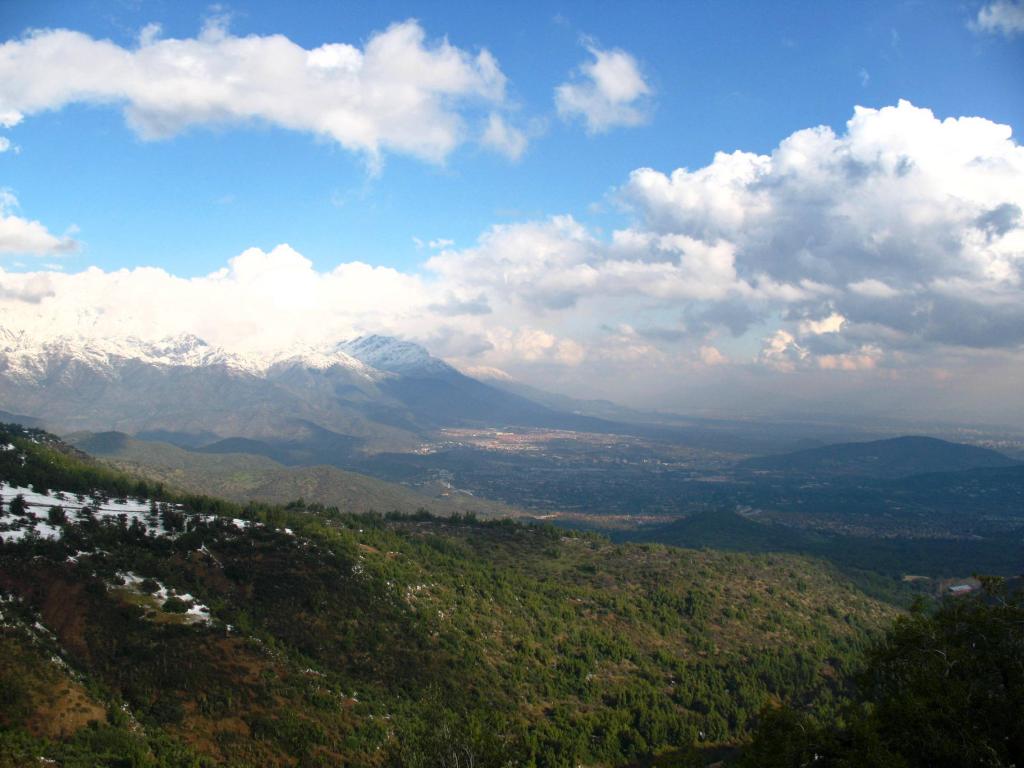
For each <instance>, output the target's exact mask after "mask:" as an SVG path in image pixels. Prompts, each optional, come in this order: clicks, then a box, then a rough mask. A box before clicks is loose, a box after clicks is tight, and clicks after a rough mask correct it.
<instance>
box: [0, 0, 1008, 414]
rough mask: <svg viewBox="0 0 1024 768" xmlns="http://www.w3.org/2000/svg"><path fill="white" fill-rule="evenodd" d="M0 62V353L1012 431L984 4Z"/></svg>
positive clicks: (239, 28)
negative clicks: (398, 367) (275, 353)
mask: <svg viewBox="0 0 1024 768" xmlns="http://www.w3.org/2000/svg"><path fill="white" fill-rule="evenodd" d="M153 25H156V26H153ZM57 30H67V31H69V32H59V31H57ZM72 33H73V34H72ZM273 36H279V37H273ZM2 41H6V43H3V42H2ZM334 44H342V45H334ZM0 45H2V47H0V190H3V192H2V197H0V322H2V323H3V324H5V325H8V326H12V327H22V328H24V329H26V330H27V331H28V332H30V333H34V334H43V333H56V332H57V331H60V332H62V333H81V334H87V335H89V334H91V335H101V336H102V335H117V334H127V333H132V334H135V335H154V336H155V335H160V334H169V333H176V332H183V331H190V332H199V333H200V334H201V335H204V336H205V337H207V338H210V339H211V341H213V342H216V343H221V344H224V345H226V346H233V347H244V346H245V345H246V344H250V343H251V344H252V345H253V346H256V347H259V346H261V345H262V346H264V347H269V346H275V345H276V346H281V345H286V344H288V343H291V342H292V340H294V339H296V338H302V339H306V340H317V339H320V338H321V337H337V336H343V335H347V334H352V333H358V332H369V331H383V332H390V333H395V334H398V335H403V336H406V337H409V338H414V339H416V340H419V341H421V342H423V343H426V344H427V345H428V346H430V348H431V349H432V350H434V351H435V352H437V353H438V354H442V355H445V356H446V357H448V358H449V359H451V360H453V361H454V362H456V363H457V364H460V365H462V366H463V367H464V368H467V369H472V370H477V371H480V372H487V371H489V372H490V374H493V375H504V374H505V373H511V374H512V375H514V376H516V377H519V378H523V379H526V380H528V381H530V382H532V383H536V384H540V385H544V386H549V387H551V388H556V389H562V390H566V391H572V392H574V393H577V394H581V395H586V396H608V397H614V398H617V399H621V400H626V401H629V402H632V403H634V404H638V403H650V404H654V405H657V406H658V407H672V408H677V409H680V408H681V409H691V410H692V409H697V410H701V409H704V410H715V409H721V408H731V407H734V405H735V403H736V402H738V401H742V402H747V403H749V401H750V397H749V395H750V393H751V392H757V393H758V396H759V397H761V396H763V399H764V401H765V402H770V403H772V404H773V405H772V406H771V407H778V408H784V407H788V406H787V403H788V402H789V400H791V399H793V398H797V399H799V398H805V397H807V396H808V395H809V394H813V396H814V397H816V398H818V399H819V400H820V405H821V408H824V409H827V408H828V407H833V406H835V407H843V408H851V409H854V410H856V409H857V408H861V409H864V408H867V407H868V401H869V399H870V397H871V393H873V392H877V391H878V389H879V387H880V386H881V387H883V388H884V389H885V390H886V392H887V395H886V397H887V398H889V400H890V401H889V402H886V403H882V404H881V405H879V404H872V405H871V407H872V408H876V407H880V408H881V409H882V410H883V411H884V410H885V409H887V408H888V409H893V410H901V409H903V408H905V407H906V405H907V403H910V404H911V405H915V406H916V405H919V404H921V403H927V408H925V406H922V408H925V410H927V412H928V413H930V414H931V413H936V412H942V411H945V410H948V408H949V407H950V405H951V404H953V405H955V406H956V407H957V408H962V409H965V412H966V411H969V412H971V413H974V412H977V414H978V415H979V417H981V416H984V417H986V418H995V417H997V413H1002V412H1003V411H1016V410H1017V406H1018V405H1020V406H1024V403H1021V402H1020V397H1021V396H1020V395H1019V394H1017V395H1014V394H1013V393H1014V392H1015V389H1016V388H1015V387H1014V386H1013V381H1014V380H1015V378H1016V380H1019V376H1020V374H1021V373H1022V372H1024V346H1022V345H1024V309H1021V307H1022V306H1024V287H1022V286H1024V282H1022V281H1024V211H1022V209H1024V156H1022V149H1021V147H1020V145H1019V138H1018V136H1019V131H1020V130H1021V128H1022V126H1024V7H1022V5H1021V3H1020V2H1019V1H1018V0H993V1H992V2H859V3H845V2H843V3H841V2H808V3H798V2H785V3H781V2H780V3H760V2H700V3H698V2H674V3H669V2H664V3H628V4H627V3H610V2H609V3H595V2H587V3H518V4H493V3H477V4H469V3H442V2H432V3H418V4H416V3H338V2H320V3H317V2H305V3H302V4H299V5H295V4H282V3H278V2H266V3H262V2H246V3H242V2H238V3H228V4H221V5H217V6H211V5H209V4H207V3H189V2H144V1H143V2H130V1H129V0H124V1H122V2H92V1H89V0H78V1H76V2H47V1H46V0H42V1H40V2H16V1H13V0H0ZM375 51H376V53H375ZM381 51H384V52H385V53H383V54H381V53H380V52H381ZM339 57H340V58H339ZM353 61H356V62H357V64H352V62H353ZM346 62H347V63H346ZM349 66H352V67H354V69H352V70H351V72H354V73H355V74H353V75H352V77H351V78H350V79H349V80H346V79H345V78H346V77H348V75H346V74H344V73H346V72H349V70H348V69H346V67H349ZM346 89H349V90H346ZM353 105H355V106H353ZM858 107H861V108H864V109H861V110H860V111H857V112H855V109H856V108H858ZM947 118H951V119H947ZM958 118H965V119H958ZM966 118H977V119H976V120H971V119H966ZM4 125H6V127H3V126H4ZM489 126H490V128H491V129H493V130H494V132H491V130H489V129H488V127H489ZM819 126H825V127H827V128H828V129H830V130H819V129H818V128H817V127H819ZM1007 126H1008V128H1007ZM4 150H5V151H4ZM716 153H725V154H721V155H716ZM732 153H737V154H732ZM645 169H649V170H645ZM677 169H679V170H677ZM674 172H675V173H674ZM284 244H287V247H285V246H284ZM253 249H255V250H253ZM91 267H94V268H97V269H93V270H92V271H86V270H87V268H91ZM143 267H155V268H159V269H160V270H162V272H160V273H155V272H153V271H152V270H145V269H140V268H143ZM118 270H128V272H125V273H119V272H118ZM211 274H213V277H209V278H208V277H204V276H208V275H211ZM286 291H288V292H292V293H297V294H301V295H302V297H303V298H302V301H300V302H299V303H295V302H290V301H286V300H285V299H284V298H282V294H283V293H284V292H286ZM149 292H154V293H156V294H158V295H161V296H163V297H166V307H165V308H163V309H161V310H159V311H158V310H157V309H155V308H154V307H153V306H152V300H151V299H150V298H143V299H142V300H140V303H138V304H137V305H136V304H133V303H132V301H131V300H130V299H129V298H125V296H126V295H129V296H130V295H133V294H138V295H140V296H141V295H143V294H147V293H149ZM211 304H215V305H218V306H220V305H221V304H223V308H222V309H221V310H219V313H218V312H214V311H212V310H209V309H208V307H209V306H210V305H211ZM229 305H230V310H229V308H228V307H229ZM239 307H241V309H239ZM229 312H230V313H232V314H231V317H228V316H227V315H228V313H229ZM247 313H249V314H247ZM250 314H251V317H250ZM183 318H190V322H191V324H189V323H187V322H185V320H184V319H183ZM239 318H241V319H239ZM296 318H298V319H296ZM274 329H277V330H276V331H275V330H274ZM922 382H925V384H922ZM922 386H923V387H924V388H925V389H926V390H927V392H928V395H929V396H928V397H925V398H922V397H921V395H920V390H921V388H922ZM1015 398H1016V399H1015ZM992 403H997V404H999V405H998V407H996V406H992ZM830 404H831V405H830ZM837 404H838V405H837ZM766 407H767V406H766ZM1000 409H1001V410H1000ZM1022 410H1024V409H1022Z"/></svg>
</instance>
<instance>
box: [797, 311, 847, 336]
mask: <svg viewBox="0 0 1024 768" xmlns="http://www.w3.org/2000/svg"><path fill="white" fill-rule="evenodd" d="M845 324H846V318H845V317H843V316H842V315H840V314H839V313H838V312H833V313H832V314H831V315H829V316H828V317H823V318H822V319H821V320H803V321H802V322H801V323H800V333H801V335H804V336H820V335H821V334H823V333H839V331H840V330H842V328H843V325H845Z"/></svg>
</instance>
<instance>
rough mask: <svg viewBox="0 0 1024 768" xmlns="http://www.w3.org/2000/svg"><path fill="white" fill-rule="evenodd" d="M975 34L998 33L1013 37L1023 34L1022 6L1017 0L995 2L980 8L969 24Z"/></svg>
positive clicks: (1023, 10)
mask: <svg viewBox="0 0 1024 768" xmlns="http://www.w3.org/2000/svg"><path fill="white" fill-rule="evenodd" d="M971 28H972V29H974V30H975V31H977V32H989V33H998V34H1002V35H1004V36H1006V37H1013V36H1015V35H1019V34H1021V33H1022V32H1024V4H1021V2H1019V0H1017V1H1016V2H1015V1H1014V0H996V1H995V2H994V3H989V4H988V5H984V6H982V8H981V10H979V11H978V15H977V17H976V18H975V19H974V20H973V21H972V22H971Z"/></svg>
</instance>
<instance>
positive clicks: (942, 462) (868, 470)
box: [739, 435, 1019, 478]
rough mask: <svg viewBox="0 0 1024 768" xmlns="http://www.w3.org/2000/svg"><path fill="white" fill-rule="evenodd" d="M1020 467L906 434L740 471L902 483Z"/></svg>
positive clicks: (755, 463) (766, 459)
mask: <svg viewBox="0 0 1024 768" xmlns="http://www.w3.org/2000/svg"><path fill="white" fill-rule="evenodd" d="M1018 464H1019V462H1016V461H1014V460H1013V459H1011V458H1010V457H1009V456H1005V455H1004V454H1002V453H999V452H998V451H994V450H992V449H990V448H981V447H979V446H974V445H966V444H964V443H953V442H950V441H947V440H940V439H938V438H935V437H923V436H918V435H907V436H903V437H893V438H886V439H884V440H870V441H866V442H857V443H835V444H832V445H825V446H821V447H818V448H808V449H805V450H801V451H793V452H791V453H785V454H780V455H774V456H759V457H755V458H751V459H746V460H744V461H742V462H740V464H739V466H740V467H741V468H742V469H746V470H750V471H766V472H789V473H800V474H811V475H813V474H823V475H840V476H841V475H848V476H865V477H879V478H898V477H910V476H913V475H923V474H930V473H937V472H956V471H960V470H966V469H978V468H984V467H1012V466H1017V465H1018Z"/></svg>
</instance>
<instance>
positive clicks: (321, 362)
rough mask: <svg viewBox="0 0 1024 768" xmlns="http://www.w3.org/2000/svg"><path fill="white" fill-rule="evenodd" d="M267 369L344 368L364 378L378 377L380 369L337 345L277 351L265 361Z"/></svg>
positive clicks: (323, 369) (319, 369) (314, 369)
mask: <svg viewBox="0 0 1024 768" xmlns="http://www.w3.org/2000/svg"><path fill="white" fill-rule="evenodd" d="M266 367H267V370H268V371H279V370H285V369H290V368H304V369H306V370H311V371H329V370H332V369H336V368H341V369H344V370H346V371H348V372H350V373H354V374H356V375H357V376H361V377H363V378H366V379H378V378H380V377H381V373H380V371H377V370H375V369H374V368H372V367H371V366H369V365H367V364H366V363H364V362H362V361H361V360H357V359H356V358H354V357H352V356H351V355H349V354H347V353H346V352H344V351H342V350H341V349H338V348H337V345H334V346H326V347H313V346H310V347H294V348H292V349H289V350H287V351H286V352H281V353H278V354H277V355H274V356H272V357H271V358H270V359H269V360H268V361H267V365H266Z"/></svg>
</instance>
